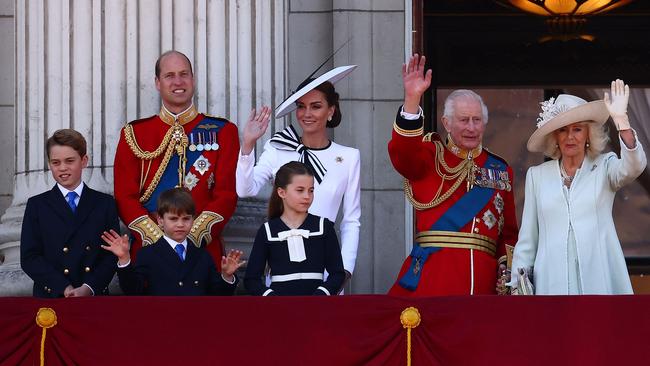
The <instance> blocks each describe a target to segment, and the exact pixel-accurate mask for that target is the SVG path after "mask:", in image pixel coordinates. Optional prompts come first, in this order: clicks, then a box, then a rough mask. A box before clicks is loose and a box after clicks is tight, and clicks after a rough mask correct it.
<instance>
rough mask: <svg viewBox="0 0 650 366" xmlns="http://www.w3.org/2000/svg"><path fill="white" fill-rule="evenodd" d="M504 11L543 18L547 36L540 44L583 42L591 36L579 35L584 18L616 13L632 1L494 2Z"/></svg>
mask: <svg viewBox="0 0 650 366" xmlns="http://www.w3.org/2000/svg"><path fill="white" fill-rule="evenodd" d="M496 1H497V3H499V4H502V5H505V6H507V7H511V8H516V9H519V10H522V11H524V12H527V13H530V14H534V15H538V16H543V17H546V24H547V26H548V29H549V33H550V34H549V36H547V37H543V38H542V39H540V41H547V40H552V39H553V40H563V41H568V40H572V39H583V40H586V41H593V40H594V36H592V35H589V34H582V32H581V31H582V28H583V26H584V25H585V23H586V22H587V18H588V17H590V16H593V15H597V14H602V13H605V12H608V11H610V10H612V9H616V8H618V7H621V6H623V5H626V4H628V3H631V2H632V1H634V0H496Z"/></svg>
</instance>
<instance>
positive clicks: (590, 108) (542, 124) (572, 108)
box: [527, 94, 609, 152]
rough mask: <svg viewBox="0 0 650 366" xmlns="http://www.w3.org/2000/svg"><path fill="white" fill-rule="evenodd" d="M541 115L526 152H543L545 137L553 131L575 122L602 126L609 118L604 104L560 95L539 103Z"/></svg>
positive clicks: (573, 96) (598, 101)
mask: <svg viewBox="0 0 650 366" xmlns="http://www.w3.org/2000/svg"><path fill="white" fill-rule="evenodd" d="M540 104H541V105H542V113H540V114H539V118H538V119H537V130H535V132H533V134H532V135H531V136H530V138H529V139H528V145H527V147H528V151H530V152H544V150H546V137H547V136H548V135H549V134H551V133H552V132H553V131H555V130H557V129H558V128H562V127H564V126H568V125H570V124H572V123H576V122H583V121H585V122H591V123H595V124H596V125H598V126H602V125H603V124H604V123H605V122H607V118H609V112H608V111H607V107H605V102H603V101H602V100H596V101H593V102H587V101H586V100H584V99H582V98H579V97H576V96H575V95H569V94H560V95H558V97H557V98H551V99H549V100H547V101H544V102H542V103H540Z"/></svg>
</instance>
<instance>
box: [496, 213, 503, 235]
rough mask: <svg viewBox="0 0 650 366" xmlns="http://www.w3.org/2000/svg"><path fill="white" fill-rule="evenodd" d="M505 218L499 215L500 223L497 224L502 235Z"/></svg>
mask: <svg viewBox="0 0 650 366" xmlns="http://www.w3.org/2000/svg"><path fill="white" fill-rule="evenodd" d="M504 222H505V220H504V219H503V216H501V217H499V223H498V224H499V225H498V226H497V229H498V231H499V235H501V232H502V231H503V224H504Z"/></svg>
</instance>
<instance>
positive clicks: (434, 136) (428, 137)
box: [422, 132, 442, 142]
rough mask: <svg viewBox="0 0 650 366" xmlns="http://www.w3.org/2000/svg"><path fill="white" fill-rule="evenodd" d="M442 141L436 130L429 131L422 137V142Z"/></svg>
mask: <svg viewBox="0 0 650 366" xmlns="http://www.w3.org/2000/svg"><path fill="white" fill-rule="evenodd" d="M432 141H442V139H441V138H440V135H439V134H438V133H437V132H429V133H427V134H425V135H424V136H423V137H422V142H432Z"/></svg>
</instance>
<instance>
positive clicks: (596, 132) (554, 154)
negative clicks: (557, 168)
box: [544, 121, 609, 160]
mask: <svg viewBox="0 0 650 366" xmlns="http://www.w3.org/2000/svg"><path fill="white" fill-rule="evenodd" d="M586 122H587V123H586V124H585V126H587V128H588V129H589V137H588V139H587V142H588V143H589V147H587V148H586V153H587V156H589V158H591V159H595V158H596V156H598V155H600V153H602V152H603V150H605V147H606V146H607V142H609V136H608V135H607V128H606V127H605V124H602V125H600V126H599V125H597V124H595V122H594V121H586ZM555 131H557V130H555ZM555 131H553V132H551V133H549V134H548V135H546V142H545V144H544V146H546V148H545V149H544V155H546V156H548V157H549V158H551V159H555V160H557V159H559V158H561V157H562V152H561V151H560V147H559V146H558V144H557V139H556V138H555V133H554V132H555Z"/></svg>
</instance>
